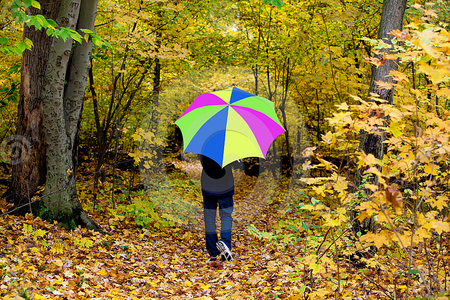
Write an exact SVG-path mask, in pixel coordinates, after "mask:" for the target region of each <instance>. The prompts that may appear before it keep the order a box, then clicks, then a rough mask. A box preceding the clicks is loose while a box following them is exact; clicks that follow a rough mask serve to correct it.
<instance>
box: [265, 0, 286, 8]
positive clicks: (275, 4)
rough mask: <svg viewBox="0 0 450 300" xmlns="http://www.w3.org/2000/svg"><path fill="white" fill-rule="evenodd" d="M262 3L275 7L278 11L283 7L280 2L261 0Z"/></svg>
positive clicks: (279, 0) (276, 0) (277, 0)
mask: <svg viewBox="0 0 450 300" xmlns="http://www.w3.org/2000/svg"><path fill="white" fill-rule="evenodd" d="M263 3H264V4H266V5H268V4H272V5H273V6H276V7H277V8H278V9H281V8H282V7H283V6H284V3H283V1H281V0H263Z"/></svg>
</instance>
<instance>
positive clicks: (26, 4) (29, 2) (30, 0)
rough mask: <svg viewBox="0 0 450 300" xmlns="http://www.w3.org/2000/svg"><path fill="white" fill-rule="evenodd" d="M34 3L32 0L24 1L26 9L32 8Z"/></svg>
mask: <svg viewBox="0 0 450 300" xmlns="http://www.w3.org/2000/svg"><path fill="white" fill-rule="evenodd" d="M32 2H33V1H32V0H23V4H24V5H25V7H28V6H31V3H32Z"/></svg>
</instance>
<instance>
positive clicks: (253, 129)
mask: <svg viewBox="0 0 450 300" xmlns="http://www.w3.org/2000/svg"><path fill="white" fill-rule="evenodd" d="M175 124H177V125H178V127H180V129H181V133H182V135H183V140H184V152H192V153H198V154H202V155H205V156H208V157H209V158H211V159H213V160H214V161H216V162H217V163H218V164H219V165H220V166H222V167H224V166H226V165H227V164H229V163H231V162H233V161H235V160H238V159H241V158H245V157H262V158H266V154H267V150H268V149H269V147H270V144H272V142H273V141H274V140H275V138H276V137H277V136H279V135H280V134H282V133H283V132H284V131H285V130H284V128H283V126H282V125H281V123H280V121H279V120H278V117H277V115H276V113H275V107H274V104H273V102H271V101H270V100H267V99H265V98H263V97H259V96H255V95H253V94H250V93H247V92H245V91H243V90H240V89H238V88H236V87H233V88H230V89H226V90H222V91H218V92H211V93H205V94H201V95H200V96H198V97H197V98H195V100H194V102H192V104H191V105H190V106H189V107H188V109H187V110H186V111H185V112H184V113H183V114H182V115H181V116H180V117H179V118H178V120H177V121H176V122H175Z"/></svg>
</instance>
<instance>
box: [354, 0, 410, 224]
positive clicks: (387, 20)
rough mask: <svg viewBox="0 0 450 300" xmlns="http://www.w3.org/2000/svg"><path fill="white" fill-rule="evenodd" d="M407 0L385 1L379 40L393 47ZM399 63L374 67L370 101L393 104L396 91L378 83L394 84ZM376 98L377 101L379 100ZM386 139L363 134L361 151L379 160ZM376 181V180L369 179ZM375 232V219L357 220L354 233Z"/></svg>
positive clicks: (373, 134)
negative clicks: (391, 74)
mask: <svg viewBox="0 0 450 300" xmlns="http://www.w3.org/2000/svg"><path fill="white" fill-rule="evenodd" d="M406 4H407V0H384V1H383V8H382V13H381V20H380V28H379V30H378V39H379V40H383V41H384V42H386V43H388V44H390V45H392V38H393V36H392V35H389V33H390V32H391V31H392V30H395V29H397V30H400V31H401V30H402V27H403V16H404V14H405V10H406ZM384 51H385V52H386V54H388V53H390V52H391V50H390V49H385V50H384ZM397 69H398V65H397V62H395V61H392V60H387V61H386V63H384V64H383V65H381V66H379V67H375V66H373V67H372V77H371V81H370V88H369V99H370V98H373V96H374V95H376V98H379V99H381V100H386V101H387V103H389V104H392V103H393V101H394V92H395V89H394V88H391V89H386V88H383V87H379V85H378V84H377V82H390V83H393V82H394V80H393V78H392V76H388V75H389V73H390V72H391V71H392V70H397ZM376 98H375V101H376V100H377V99H376ZM384 139H385V136H384V135H378V134H376V133H370V132H363V133H362V135H361V138H360V149H361V150H363V151H364V152H365V153H366V154H372V155H373V156H375V157H376V158H378V159H381V158H382V157H383V141H384ZM369 180H376V179H369ZM355 183H356V186H360V185H361V183H362V175H361V174H360V173H358V172H357V174H356V178H355ZM351 215H352V218H353V219H355V217H356V215H357V213H356V211H353V212H352V213H351ZM369 230H370V231H374V230H375V221H374V219H373V218H370V219H365V220H364V221H363V223H362V224H360V222H359V221H357V220H355V222H354V231H355V232H361V233H364V232H367V231H369Z"/></svg>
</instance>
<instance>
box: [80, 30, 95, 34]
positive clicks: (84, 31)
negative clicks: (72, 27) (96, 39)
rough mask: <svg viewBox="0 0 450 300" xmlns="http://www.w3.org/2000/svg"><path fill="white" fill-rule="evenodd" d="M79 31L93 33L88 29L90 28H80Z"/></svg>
mask: <svg viewBox="0 0 450 300" xmlns="http://www.w3.org/2000/svg"><path fill="white" fill-rule="evenodd" d="M80 31H81V32H83V33H89V34H93V32H92V30H90V29H80Z"/></svg>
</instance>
